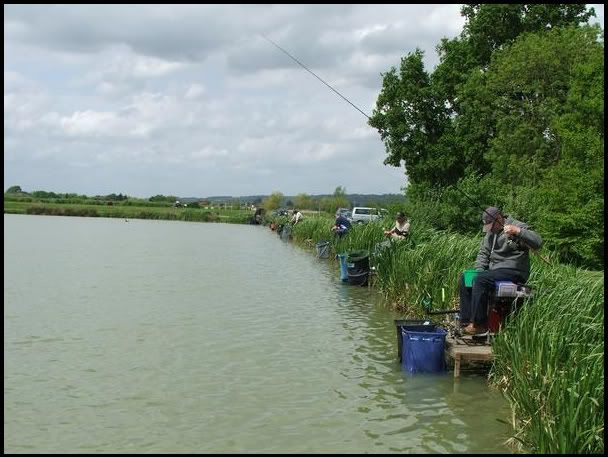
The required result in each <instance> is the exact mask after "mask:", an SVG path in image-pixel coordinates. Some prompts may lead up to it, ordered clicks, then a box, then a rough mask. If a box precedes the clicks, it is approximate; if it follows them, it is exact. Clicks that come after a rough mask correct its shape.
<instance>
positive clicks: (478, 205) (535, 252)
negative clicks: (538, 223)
mask: <svg viewBox="0 0 608 457" xmlns="http://www.w3.org/2000/svg"><path fill="white" fill-rule="evenodd" d="M454 189H456V190H457V191H458V192H460V193H461V194H462V195H464V196H465V197H466V198H467V200H469V201H470V202H471V203H473V204H474V205H475V206H477V207H478V208H480V209H481V210H482V211H483V212H484V213H486V214H487V215H488V216H490V218H491V220H492V221H493V222H498V224H500V226H501V228H502V229H503V230H504V228H505V224H503V223H502V222H500V221H499V220H498V219H496V216H493V215H492V214H490V213H488V211H486V210H485V209H484V208H483V207H482V206H481V205H480V204H479V203H478V202H476V201H475V200H473V199H472V198H471V197H469V196H468V195H467V194H466V193H465V191H464V190H462V189H460V188H459V187H458V186H457V185H456V184H454ZM509 240H510V238H509ZM520 241H521V243H522V244H523V245H524V246H526V247H527V248H528V249H529V250H531V251H532V252H533V253H534V254H536V255H538V256H539V257H540V258H541V259H542V260H544V261H545V262H546V263H547V264H549V265H551V262H549V261H548V260H547V259H546V258H545V257H543V256H542V255H541V254H540V252H538V251H537V250H536V249H532V248H531V247H530V246H529V245H528V244H527V243H526V242H525V241H523V240H520Z"/></svg>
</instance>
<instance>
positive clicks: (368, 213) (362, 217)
mask: <svg viewBox="0 0 608 457" xmlns="http://www.w3.org/2000/svg"><path fill="white" fill-rule="evenodd" d="M387 215H388V210H386V209H384V208H368V207H364V206H355V207H354V208H353V211H352V216H351V218H350V221H351V222H353V223H358V224H360V223H363V222H369V221H375V220H377V219H380V218H383V217H385V216H387Z"/></svg>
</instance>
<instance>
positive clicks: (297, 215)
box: [291, 209, 302, 225]
mask: <svg viewBox="0 0 608 457" xmlns="http://www.w3.org/2000/svg"><path fill="white" fill-rule="evenodd" d="M300 219H302V213H301V212H300V211H298V210H297V209H294V210H293V216H292V217H291V222H292V223H293V225H296V224H297V223H298V222H300Z"/></svg>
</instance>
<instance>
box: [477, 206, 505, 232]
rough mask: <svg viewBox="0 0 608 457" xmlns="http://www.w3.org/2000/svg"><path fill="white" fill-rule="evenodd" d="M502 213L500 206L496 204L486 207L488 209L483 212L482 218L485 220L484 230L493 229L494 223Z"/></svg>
mask: <svg viewBox="0 0 608 457" xmlns="http://www.w3.org/2000/svg"><path fill="white" fill-rule="evenodd" d="M500 215H502V213H501V211H500V209H499V208H496V207H495V206H490V207H489V208H486V210H485V211H484V212H483V213H481V220H482V221H483V231H484V232H489V231H490V230H491V229H492V225H493V224H494V221H495V220H496V218H497V217H498V216H500Z"/></svg>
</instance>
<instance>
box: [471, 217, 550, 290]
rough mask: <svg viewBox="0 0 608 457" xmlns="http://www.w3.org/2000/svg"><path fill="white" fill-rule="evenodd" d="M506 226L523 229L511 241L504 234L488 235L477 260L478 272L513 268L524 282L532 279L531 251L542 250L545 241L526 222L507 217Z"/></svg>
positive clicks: (484, 239)
mask: <svg viewBox="0 0 608 457" xmlns="http://www.w3.org/2000/svg"><path fill="white" fill-rule="evenodd" d="M504 224H505V225H516V226H518V227H519V228H521V232H520V234H519V235H518V236H511V237H510V239H508V237H507V236H506V235H505V233H504V232H502V231H501V232H500V233H498V234H494V233H492V232H488V233H486V236H485V237H484V238H483V240H482V241H481V246H480V247H479V254H477V259H476V260H475V269H477V270H497V269H499V268H511V269H514V270H518V271H519V272H520V273H521V275H522V276H523V278H524V280H526V281H527V280H528V278H529V277H530V255H529V250H530V248H532V249H535V250H536V249H540V247H541V246H542V244H543V240H542V238H541V237H540V235H539V234H538V233H536V232H533V231H532V230H530V229H529V228H528V225H527V224H525V223H524V222H520V221H518V220H515V219H513V218H512V217H511V216H507V218H506V221H505V222H504Z"/></svg>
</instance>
